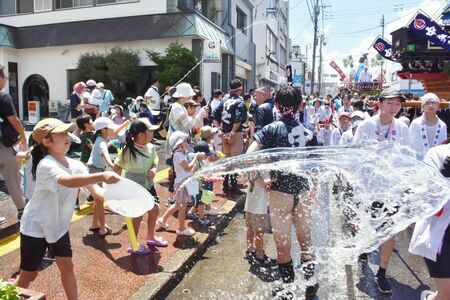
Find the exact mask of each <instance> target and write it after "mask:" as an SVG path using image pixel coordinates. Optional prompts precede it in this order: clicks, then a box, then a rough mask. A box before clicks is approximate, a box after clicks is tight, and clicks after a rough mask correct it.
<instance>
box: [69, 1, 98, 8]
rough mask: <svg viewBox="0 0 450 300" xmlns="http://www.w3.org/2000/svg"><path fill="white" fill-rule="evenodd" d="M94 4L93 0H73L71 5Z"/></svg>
mask: <svg viewBox="0 0 450 300" xmlns="http://www.w3.org/2000/svg"><path fill="white" fill-rule="evenodd" d="M90 5H94V0H73V6H75V7H76V6H90Z"/></svg>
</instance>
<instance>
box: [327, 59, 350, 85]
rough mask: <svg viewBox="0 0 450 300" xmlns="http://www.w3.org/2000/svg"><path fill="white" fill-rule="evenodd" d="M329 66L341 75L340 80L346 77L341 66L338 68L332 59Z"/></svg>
mask: <svg viewBox="0 0 450 300" xmlns="http://www.w3.org/2000/svg"><path fill="white" fill-rule="evenodd" d="M330 66H331V67H332V68H333V69H335V70H336V72H338V74H339V76H340V77H341V78H340V79H341V81H344V79H345V78H346V76H345V74H344V72H342V70H341V68H339V66H338V65H337V63H336V62H335V61H334V60H332V61H331V62H330Z"/></svg>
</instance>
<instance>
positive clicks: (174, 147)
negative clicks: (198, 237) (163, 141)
mask: <svg viewBox="0 0 450 300" xmlns="http://www.w3.org/2000/svg"><path fill="white" fill-rule="evenodd" d="M187 139H188V135H187V134H186V133H184V132H181V131H175V132H174V133H172V135H171V136H170V138H169V143H168V144H169V147H170V149H171V152H172V161H173V168H174V173H175V174H176V176H175V182H174V187H175V201H176V202H175V204H173V205H172V206H171V207H170V208H169V209H168V210H167V211H166V212H165V214H164V215H163V216H162V217H161V218H158V220H157V222H158V224H159V225H160V226H161V227H162V228H164V229H165V228H167V227H168V226H169V225H168V224H167V223H166V220H167V218H169V216H171V215H173V214H174V213H175V212H177V211H178V229H177V230H176V233H177V235H185V236H192V235H194V234H195V230H194V229H192V228H190V227H187V226H186V209H187V204H188V202H189V200H190V195H189V192H188V190H187V187H181V184H182V183H183V181H184V180H185V179H187V178H189V177H191V176H192V173H193V172H194V170H195V169H196V168H197V167H198V161H199V160H200V159H204V158H205V154H204V153H201V152H197V153H195V155H194V158H193V159H192V160H191V161H189V160H188V158H187V151H188V143H187Z"/></svg>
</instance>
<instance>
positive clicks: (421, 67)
mask: <svg viewBox="0 0 450 300" xmlns="http://www.w3.org/2000/svg"><path fill="white" fill-rule="evenodd" d="M441 18H442V22H443V25H444V27H442V26H441V25H439V24H438V23H437V22H435V21H433V20H432V19H431V18H430V17H429V16H427V15H426V14H425V13H423V12H422V11H418V12H417V13H416V14H415V16H414V18H413V19H412V20H411V21H410V22H409V23H408V25H407V26H406V27H402V28H399V29H397V30H395V31H393V32H392V33H391V35H392V45H391V44H390V43H389V42H388V41H386V40H385V39H383V38H380V37H378V38H377V40H376V41H375V42H374V44H373V47H374V48H375V49H376V50H377V51H378V53H379V54H380V55H381V56H383V57H384V58H385V59H388V60H391V61H394V62H398V63H400V64H401V65H402V70H401V71H398V72H397V75H398V76H399V77H400V78H401V79H407V80H412V79H415V80H419V81H420V82H421V83H422V85H423V87H424V90H425V92H432V93H435V94H436V95H438V96H439V97H440V98H441V99H445V100H443V101H442V103H441V105H440V107H441V108H443V109H445V108H450V102H449V101H448V100H449V99H450V76H449V74H450V5H448V6H447V7H446V8H445V9H444V11H443V13H442V17H441ZM405 106H407V107H420V106H421V104H420V101H407V102H406V103H405Z"/></svg>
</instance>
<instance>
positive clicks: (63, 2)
mask: <svg viewBox="0 0 450 300" xmlns="http://www.w3.org/2000/svg"><path fill="white" fill-rule="evenodd" d="M70 7H73V0H56V2H55V8H56V9H60V8H70Z"/></svg>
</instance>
